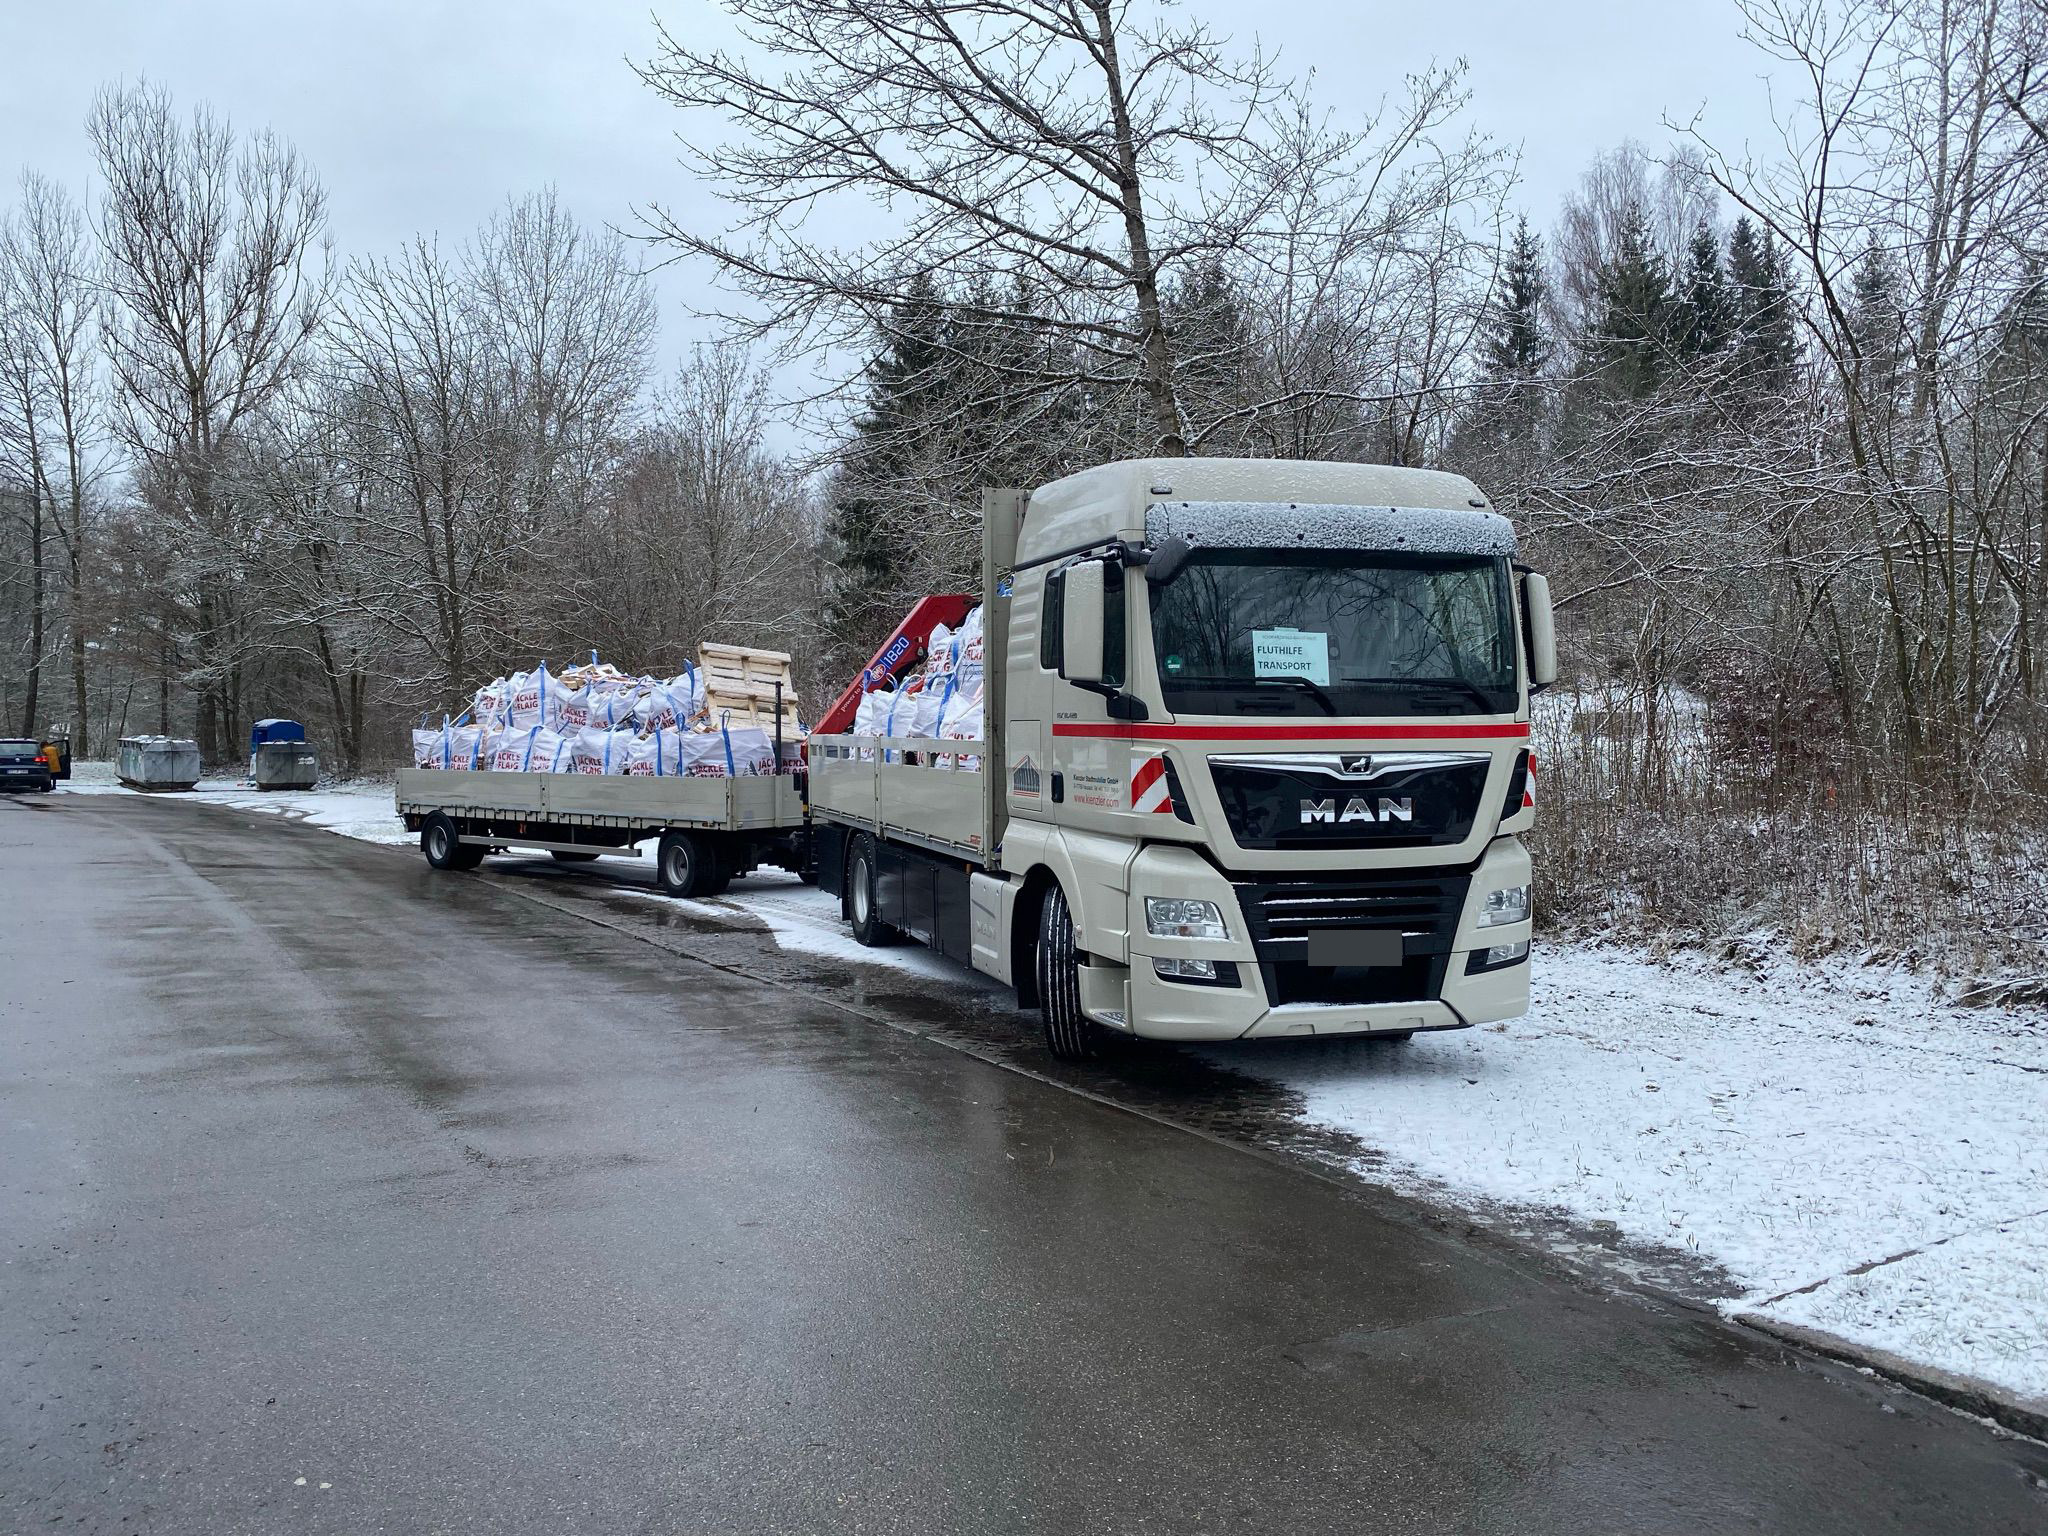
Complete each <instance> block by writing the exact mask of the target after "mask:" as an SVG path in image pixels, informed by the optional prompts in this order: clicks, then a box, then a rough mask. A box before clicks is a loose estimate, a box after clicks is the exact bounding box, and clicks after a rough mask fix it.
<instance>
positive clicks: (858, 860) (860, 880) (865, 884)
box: [846, 832, 900, 949]
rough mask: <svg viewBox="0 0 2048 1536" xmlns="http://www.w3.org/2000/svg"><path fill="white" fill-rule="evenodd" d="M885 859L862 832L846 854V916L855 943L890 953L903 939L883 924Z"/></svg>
mask: <svg viewBox="0 0 2048 1536" xmlns="http://www.w3.org/2000/svg"><path fill="white" fill-rule="evenodd" d="M880 869H881V857H880V854H879V853H878V851H877V850H876V848H875V840H874V839H873V838H872V837H870V836H868V834H867V833H865V832H862V833H860V834H858V835H857V836H856V837H855V838H854V840H853V846H852V847H850V848H848V849H847V850H846V915H847V918H848V919H849V921H851V923H852V924H853V937H854V941H855V942H856V943H858V944H862V945H865V946H866V947H867V948H869V949H886V948H887V947H888V946H889V945H891V944H894V943H895V942H896V940H897V939H898V938H899V937H900V935H899V934H898V933H897V932H896V930H895V929H894V928H891V927H890V926H889V925H888V924H887V923H885V922H883V921H882V917H881V910H882V909H881V894H880V889H879V884H878V878H877V877H878V874H879V871H880Z"/></svg>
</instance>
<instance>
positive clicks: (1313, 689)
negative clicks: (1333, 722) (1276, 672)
mask: <svg viewBox="0 0 2048 1536" xmlns="http://www.w3.org/2000/svg"><path fill="white" fill-rule="evenodd" d="M1252 681H1253V682H1254V683H1256V684H1258V685H1259V686H1261V687H1263V686H1265V685H1266V684H1267V683H1281V684H1283V685H1285V686H1286V687H1289V688H1299V689H1300V690H1301V691H1302V692H1303V693H1306V694H1309V695H1311V696H1312V697H1314V699H1315V701H1316V702H1317V703H1318V704H1320V705H1322V706H1323V708H1324V709H1326V710H1328V711H1329V712H1330V713H1331V714H1333V715H1334V714H1337V713H1339V712H1340V711H1339V710H1338V708H1337V701H1336V700H1335V699H1333V698H1331V697H1330V691H1329V690H1328V689H1327V688H1325V687H1324V686H1323V685H1322V684H1321V683H1318V682H1316V681H1314V680H1313V679H1310V678H1306V677H1303V676H1301V675H1300V674H1299V673H1292V672H1291V673H1289V674H1287V675H1286V676H1285V677H1259V678H1254V679H1252Z"/></svg>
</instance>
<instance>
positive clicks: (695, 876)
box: [654, 832, 718, 896]
mask: <svg viewBox="0 0 2048 1536" xmlns="http://www.w3.org/2000/svg"><path fill="white" fill-rule="evenodd" d="M654 867H655V871H656V873H657V874H658V875H660V877H661V888H662V889H663V890H664V891H667V892H668V893H669V895H671V896H705V895H709V894H710V892H711V888H712V887H713V886H714V885H716V884H717V881H718V857H717V855H716V854H714V853H712V851H711V849H710V847H709V845H708V844H706V843H705V841H704V839H703V838H701V837H698V836H696V835H695V834H694V833H690V832H664V833H662V835H661V848H660V850H659V852H658V853H657V854H656V856H655V864H654Z"/></svg>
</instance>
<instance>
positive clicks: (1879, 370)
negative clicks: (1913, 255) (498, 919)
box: [1849, 239, 1906, 409]
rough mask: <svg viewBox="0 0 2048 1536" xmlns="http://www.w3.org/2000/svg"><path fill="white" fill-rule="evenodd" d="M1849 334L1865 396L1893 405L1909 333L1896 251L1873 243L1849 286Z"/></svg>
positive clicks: (1876, 402)
mask: <svg viewBox="0 0 2048 1536" xmlns="http://www.w3.org/2000/svg"><path fill="white" fill-rule="evenodd" d="M1849 335H1850V339H1851V340H1853V341H1854V342H1855V344H1856V356H1857V363H1856V376H1857V383H1858V386H1859V388H1860V389H1861V390H1862V393H1863V397H1864V401H1865V403H1866V404H1867V405H1869V406H1870V407H1872V408H1873V409H1888V408H1889V406H1890V405H1891V403H1892V402H1893V401H1894V400H1895V399H1896V397H1897V395H1898V390H1899V381H1900V379H1901V377H1902V376H1903V374H1904V371H1905V362H1906V356H1905V351H1906V345H1905V343H1906V337H1905V329H1904V327H1903V325H1902V324H1901V323H1900V318H1899V274H1898V269H1897V268H1896V267H1894V266H1893V265H1892V261H1891V256H1890V255H1889V253H1887V252H1886V250H1885V249H1884V247H1883V246H1882V245H1880V244H1879V243H1878V242H1877V241H1876V240H1874V239H1873V240H1872V241H1871V242H1870V245H1869V247H1868V248H1867V249H1866V250H1865V251H1864V253H1863V260H1862V261H1861V262H1860V263H1858V265H1857V267H1856V275H1855V277H1854V278H1853V279H1851V281H1850V285H1849Z"/></svg>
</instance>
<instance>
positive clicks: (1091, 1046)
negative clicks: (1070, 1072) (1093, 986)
mask: <svg viewBox="0 0 2048 1536" xmlns="http://www.w3.org/2000/svg"><path fill="white" fill-rule="evenodd" d="M1037 965H1038V1006H1039V1010H1040V1011H1041V1012H1042V1013H1043V1014H1044V1016H1045V1048H1046V1049H1047V1050H1049V1051H1051V1052H1052V1053H1053V1055H1055V1056H1057V1057H1058V1058H1059V1059H1060V1060H1061V1061H1087V1060H1088V1059H1090V1058H1091V1057H1093V1056H1094V1055H1095V1054H1096V1047H1097V1045H1098V1043H1099V1030H1098V1027H1097V1025H1096V1023H1095V1021H1094V1020H1093V1019H1091V1018H1089V1017H1088V1016H1087V1015H1086V1014H1085V1013H1083V1012H1082V1011H1081V957H1080V954H1079V953H1078V952H1077V951H1076V950H1075V948H1074V917H1073V914H1072V913H1071V912H1069V911H1068V910H1067V895H1066V892H1064V891H1062V890H1061V889H1060V888H1059V887H1058V886H1057V885H1054V886H1051V887H1048V888H1047V890H1046V893H1045V905H1044V906H1043V907H1042V908H1040V909H1039V915H1038V954H1037Z"/></svg>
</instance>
